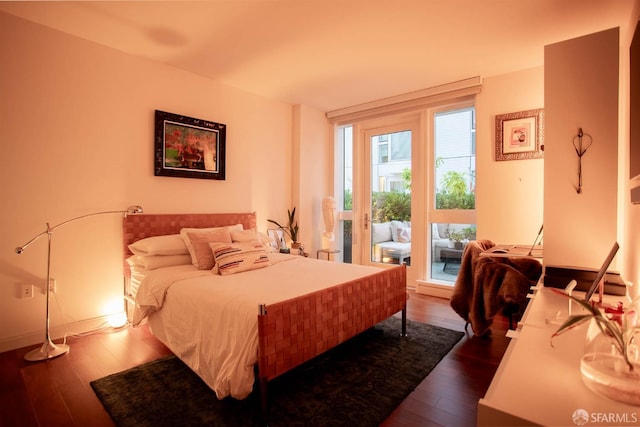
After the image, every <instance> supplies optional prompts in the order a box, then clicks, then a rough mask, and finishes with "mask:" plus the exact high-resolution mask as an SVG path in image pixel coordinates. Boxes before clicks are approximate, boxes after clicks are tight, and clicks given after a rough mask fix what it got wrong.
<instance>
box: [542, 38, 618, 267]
mask: <svg viewBox="0 0 640 427" xmlns="http://www.w3.org/2000/svg"><path fill="white" fill-rule="evenodd" d="M618 50H619V30H618V29H617V28H615V29H611V30H606V31H602V32H599V33H595V34H590V35H587V36H584V37H579V38H576V39H573V40H567V41H563V42H559V43H556V44H552V45H549V46H546V47H545V88H544V92H545V109H546V112H547V120H546V127H547V129H546V140H547V143H546V144H545V165H544V179H545V194H544V203H545V210H544V225H545V245H544V262H545V264H546V265H568V266H578V267H590V268H597V267H598V266H599V265H600V264H601V263H602V261H603V260H604V258H605V256H606V255H607V253H608V252H609V249H610V248H611V246H612V244H613V243H614V242H615V241H616V240H617V239H618V237H619V236H618V230H617V224H618V199H617V197H618V92H619V79H618V74H619V67H618V63H619V55H618ZM589 64H590V65H589ZM579 127H582V129H583V131H584V132H585V133H587V134H590V135H591V136H592V138H593V144H592V145H591V147H590V148H589V149H588V151H587V152H586V154H585V155H584V156H583V158H582V179H583V187H582V193H581V194H578V193H577V191H576V186H577V184H578V157H577V155H576V152H575V148H574V146H573V143H572V141H573V138H574V137H575V136H576V135H577V133H578V128H579ZM615 265H616V264H615V263H614V265H613V267H614V268H615Z"/></svg>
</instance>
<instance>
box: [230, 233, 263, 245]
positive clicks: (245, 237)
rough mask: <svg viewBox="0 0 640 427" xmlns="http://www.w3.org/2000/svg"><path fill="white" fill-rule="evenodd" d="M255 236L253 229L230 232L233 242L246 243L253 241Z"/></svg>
mask: <svg viewBox="0 0 640 427" xmlns="http://www.w3.org/2000/svg"><path fill="white" fill-rule="evenodd" d="M257 238H258V236H257V235H256V231H255V230H239V231H238V230H233V231H232V232H231V240H232V241H233V242H240V243H247V242H253V241H255V240H256V239H257Z"/></svg>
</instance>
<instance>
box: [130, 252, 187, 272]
mask: <svg viewBox="0 0 640 427" xmlns="http://www.w3.org/2000/svg"><path fill="white" fill-rule="evenodd" d="M127 262H128V263H129V265H130V266H140V267H142V268H145V269H147V270H155V269H157V268H162V267H172V266H174V265H190V264H191V255H189V254H184V255H134V256H132V257H129V258H127Z"/></svg>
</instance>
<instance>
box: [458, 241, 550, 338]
mask: <svg viewBox="0 0 640 427" xmlns="http://www.w3.org/2000/svg"><path fill="white" fill-rule="evenodd" d="M493 246H495V244H494V243H493V242H491V241H490V240H476V241H471V242H469V243H468V244H467V246H466V247H465V250H464V252H463V254H462V262H461V264H460V272H459V273H458V277H457V279H456V283H455V285H454V288H453V294H452V296H451V307H452V308H453V309H454V311H455V312H456V313H458V314H459V315H460V317H462V318H463V319H464V320H465V321H466V322H467V324H471V329H472V330H473V333H474V334H475V335H485V334H488V333H489V332H490V330H489V328H490V326H491V323H492V322H493V317H494V316H495V315H496V313H498V311H499V310H500V309H502V308H504V307H505V305H507V304H516V305H518V306H519V307H518V308H519V310H522V308H523V307H524V305H525V304H526V296H527V293H528V292H529V287H530V286H531V284H532V283H535V282H536V281H537V280H538V278H539V277H540V275H541V274H542V265H541V264H540V263H539V262H538V261H536V260H535V259H531V258H523V257H509V258H502V257H500V258H495V257H480V253H481V252H483V251H485V250H487V249H490V248H492V247H493Z"/></svg>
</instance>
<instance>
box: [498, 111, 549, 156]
mask: <svg viewBox="0 0 640 427" xmlns="http://www.w3.org/2000/svg"><path fill="white" fill-rule="evenodd" d="M495 154H496V160H497V161H500V160H524V159H540V158H542V157H544V110H543V109H542V108H538V109H535V110H526V111H519V112H517V113H508V114H497V115H496V153H495Z"/></svg>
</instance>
